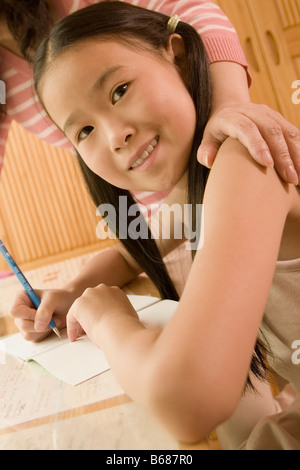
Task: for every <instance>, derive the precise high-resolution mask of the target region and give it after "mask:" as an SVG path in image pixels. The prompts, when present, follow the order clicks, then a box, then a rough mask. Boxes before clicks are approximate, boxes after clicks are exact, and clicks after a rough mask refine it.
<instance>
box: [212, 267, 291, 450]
mask: <svg viewBox="0 0 300 470" xmlns="http://www.w3.org/2000/svg"><path fill="white" fill-rule="evenodd" d="M261 331H262V333H263V335H264V339H265V340H267V343H268V345H269V347H270V349H271V351H272V352H273V354H272V355H268V362H269V365H270V367H271V368H272V369H273V370H274V371H275V372H276V373H277V374H278V376H280V377H279V378H280V379H281V378H282V379H284V380H283V381H282V383H286V382H288V383H289V384H288V385H287V386H286V387H285V388H284V389H283V391H282V392H281V393H280V394H279V395H278V396H277V397H275V398H274V394H273V393H272V390H271V388H270V386H269V384H267V383H262V382H258V381H256V386H257V390H258V392H257V393H253V392H247V393H246V394H245V395H244V396H243V397H242V399H241V402H240V404H239V406H238V407H237V409H236V411H235V413H234V415H233V416H232V417H231V418H230V419H229V420H228V421H227V422H226V423H224V424H222V425H221V426H219V427H218V429H217V434H218V437H219V441H220V444H221V446H222V448H225V449H247V450H255V449H261V450H281V449H285V450H288V449H290V450H300V259H296V260H290V261H278V262H277V264H276V270H275V274H274V279H273V283H272V288H271V292H270V295H269V299H268V303H267V306H266V310H265V314H264V317H263V321H262V323H261ZM280 381H281V380H280Z"/></svg>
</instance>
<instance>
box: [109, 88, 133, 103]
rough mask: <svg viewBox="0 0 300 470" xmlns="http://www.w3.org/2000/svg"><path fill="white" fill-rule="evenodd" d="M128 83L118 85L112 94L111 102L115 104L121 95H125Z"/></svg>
mask: <svg viewBox="0 0 300 470" xmlns="http://www.w3.org/2000/svg"><path fill="white" fill-rule="evenodd" d="M128 86H129V85H128V83H124V84H123V85H120V86H118V88H116V89H115V91H114V92H113V94H112V103H113V104H115V103H116V102H117V101H119V99H120V98H122V96H124V95H125V93H126V91H127V90H128Z"/></svg>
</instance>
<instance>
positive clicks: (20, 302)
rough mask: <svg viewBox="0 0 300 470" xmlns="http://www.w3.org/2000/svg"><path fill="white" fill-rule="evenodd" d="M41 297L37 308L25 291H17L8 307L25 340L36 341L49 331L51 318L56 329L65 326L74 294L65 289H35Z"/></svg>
mask: <svg viewBox="0 0 300 470" xmlns="http://www.w3.org/2000/svg"><path fill="white" fill-rule="evenodd" d="M36 293H37V295H38V296H39V297H40V299H41V304H40V306H39V308H38V309H36V307H35V306H34V304H33V303H32V301H31V299H30V298H29V297H28V295H27V294H26V292H25V291H20V292H18V293H17V295H16V297H15V299H14V301H13V304H12V306H11V308H10V312H9V314H10V316H11V317H13V318H14V319H15V324H16V326H17V327H18V329H19V330H20V333H21V334H22V336H23V337H24V338H25V339H26V340H27V341H33V342H38V341H41V340H42V339H44V338H46V337H47V336H48V335H49V334H50V333H51V331H52V330H51V328H50V327H49V323H50V321H51V318H53V320H54V321H55V323H56V326H57V328H58V329H61V328H64V327H65V326H66V315H67V313H68V310H69V308H70V306H71V305H72V303H73V302H74V300H75V298H76V296H75V294H74V293H72V292H70V291H67V290H63V289H61V290H54V289H53V290H44V291H42V290H36Z"/></svg>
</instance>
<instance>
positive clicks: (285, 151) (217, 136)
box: [198, 62, 300, 184]
mask: <svg viewBox="0 0 300 470" xmlns="http://www.w3.org/2000/svg"><path fill="white" fill-rule="evenodd" d="M210 71H211V79H212V86H213V103H212V112H211V117H210V119H209V121H208V123H207V125H206V128H205V132H204V136H203V140H202V143H201V146H200V147H199V150H198V160H199V162H200V163H202V164H203V165H205V166H208V167H211V166H212V164H213V161H214V158H215V156H216V154H217V151H218V149H219V147H220V145H221V144H222V142H224V140H225V139H226V138H227V137H228V136H231V137H232V138H236V139H238V140H239V141H240V142H241V143H242V144H243V145H244V146H245V147H246V148H247V150H248V151H249V153H250V155H251V156H252V157H253V158H254V160H256V161H257V162H258V163H259V164H261V165H263V166H273V164H274V162H275V167H276V170H277V171H278V173H279V174H280V176H281V177H282V178H283V179H284V180H285V181H287V182H290V183H293V184H297V183H298V181H299V178H298V175H299V176H300V146H299V142H300V130H299V129H297V128H296V127H295V126H294V125H293V124H291V123H290V122H288V121H287V120H286V119H284V117H283V116H282V115H281V114H279V113H278V112H276V111H274V110H273V109H271V108H269V107H268V106H265V105H259V104H254V103H251V102H250V97H249V92H248V80H247V75H246V73H245V69H244V68H243V67H241V66H240V65H239V64H237V63H233V62H215V63H213V64H211V65H210ZM232 84H234V86H233V85H232ZM273 159H274V161H273ZM292 159H293V160H292Z"/></svg>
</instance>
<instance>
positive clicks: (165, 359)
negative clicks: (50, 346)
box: [67, 139, 299, 441]
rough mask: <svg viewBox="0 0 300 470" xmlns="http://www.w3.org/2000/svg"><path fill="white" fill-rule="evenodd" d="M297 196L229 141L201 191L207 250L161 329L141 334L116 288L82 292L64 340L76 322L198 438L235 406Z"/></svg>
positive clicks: (156, 410) (153, 407)
mask: <svg viewBox="0 0 300 470" xmlns="http://www.w3.org/2000/svg"><path fill="white" fill-rule="evenodd" d="M296 191H297V190H296V188H295V187H288V186H287V185H286V184H285V183H283V182H282V180H280V179H279V178H278V176H277V175H276V173H275V171H274V170H273V169H263V168H262V167H260V166H258V165H257V164H256V163H255V162H254V161H253V160H252V159H251V158H250V156H249V154H248V153H247V152H246V150H245V149H244V147H242V146H241V145H240V144H239V143H238V142H237V141H234V140H231V139H228V140H227V141H226V142H225V143H224V144H223V146H222V147H221V149H220V151H219V154H218V156H217V159H216V162H215V164H214V166H213V168H212V171H211V175H210V177H209V180H208V184H207V189H206V192H205V199H204V243H203V246H202V247H201V249H199V250H198V252H197V254H196V257H195V261H194V263H193V266H192V269H191V272H190V276H189V278H188V281H187V284H186V287H185V290H184V292H183V295H182V298H181V301H180V303H179V306H178V308H177V310H176V312H175V314H174V316H173V317H172V319H171V320H170V321H169V323H168V324H167V326H166V327H165V328H164V330H162V331H161V330H157V329H151V328H148V329H147V328H145V327H144V326H143V325H142V324H141V323H140V322H139V320H138V318H137V315H136V313H135V311H134V310H133V308H132V307H131V305H130V304H129V302H128V301H127V298H126V297H125V296H124V294H123V293H122V292H121V291H120V290H119V289H118V288H116V287H107V286H104V285H101V286H98V287H97V288H95V289H89V290H87V291H86V292H85V293H84V294H83V296H82V297H81V298H79V299H78V300H76V302H75V303H74V305H73V306H72V308H71V310H70V312H69V314H68V317H67V323H68V332H69V337H70V339H71V340H74V339H75V338H76V336H77V333H78V331H80V327H79V325H81V327H82V328H83V329H84V331H85V332H86V333H87V334H88V335H89V337H90V338H91V339H92V341H94V342H95V343H96V344H97V345H98V346H99V347H100V348H102V349H103V351H104V353H105V355H106V357H107V359H108V361H109V363H110V366H111V368H112V371H113V373H114V374H115V376H116V377H117V379H118V380H119V382H120V384H121V385H122V386H123V388H124V390H125V391H126V392H127V393H128V394H129V395H130V396H131V397H132V398H133V399H134V400H135V401H136V402H138V403H139V404H141V405H142V406H143V407H144V408H146V409H147V410H148V411H150V412H151V413H153V414H155V415H156V416H157V417H158V418H159V419H160V420H161V421H162V422H163V423H164V424H165V425H166V426H167V427H168V428H169V429H170V430H171V432H172V433H173V434H175V435H176V436H177V437H178V438H179V439H182V440H189V441H191V440H194V441H195V440H199V439H202V438H204V437H205V436H206V435H207V434H208V433H209V432H210V431H211V430H212V429H214V428H215V427H216V426H217V425H218V424H220V423H221V422H223V421H224V420H226V419H228V417H229V416H230V415H231V414H232V413H233V411H234V409H235V407H236V406H237V404H238V401H239V398H240V396H241V394H242V391H243V388H244V385H245V382H246V378H247V374H248V370H249V366H250V361H251V357H252V352H253V348H254V344H255V341H256V336H257V332H258V328H259V325H260V322H261V319H262V316H263V312H264V308H265V305H266V301H267V298H268V294H269V290H270V286H271V282H272V278H273V273H274V267H275V263H276V260H277V256H278V250H279V246H280V241H281V236H282V232H283V227H284V224H285V220H286V217H287V215H288V213H289V212H290V211H291V208H292V207H293V205H294V204H295V199H296V197H297V198H299V196H298V195H297V193H296ZM297 202H298V201H297ZM298 204H299V202H298Z"/></svg>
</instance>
